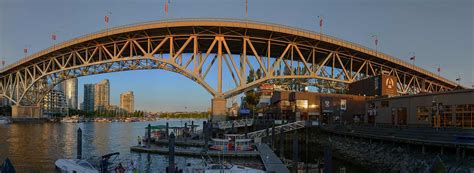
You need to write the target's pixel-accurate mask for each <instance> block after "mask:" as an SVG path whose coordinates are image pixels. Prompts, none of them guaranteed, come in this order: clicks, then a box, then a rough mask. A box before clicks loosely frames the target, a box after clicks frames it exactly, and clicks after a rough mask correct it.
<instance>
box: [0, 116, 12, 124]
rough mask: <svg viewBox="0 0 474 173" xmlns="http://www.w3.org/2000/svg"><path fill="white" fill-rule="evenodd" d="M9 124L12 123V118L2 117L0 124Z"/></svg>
mask: <svg viewBox="0 0 474 173" xmlns="http://www.w3.org/2000/svg"><path fill="white" fill-rule="evenodd" d="M8 123H11V120H10V118H8V117H6V116H0V124H8Z"/></svg>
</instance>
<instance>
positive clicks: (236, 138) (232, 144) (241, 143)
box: [209, 134, 254, 151]
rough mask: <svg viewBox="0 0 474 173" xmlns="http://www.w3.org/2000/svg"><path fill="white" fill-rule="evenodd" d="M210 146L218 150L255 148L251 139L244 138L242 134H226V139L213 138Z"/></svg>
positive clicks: (248, 149)
mask: <svg viewBox="0 0 474 173" xmlns="http://www.w3.org/2000/svg"><path fill="white" fill-rule="evenodd" d="M211 141H212V144H211V146H210V147H209V149H211V150H218V151H251V150H253V149H254V147H253V145H252V140H251V139H245V138H242V135H240V134H224V139H219V138H213V139H211Z"/></svg>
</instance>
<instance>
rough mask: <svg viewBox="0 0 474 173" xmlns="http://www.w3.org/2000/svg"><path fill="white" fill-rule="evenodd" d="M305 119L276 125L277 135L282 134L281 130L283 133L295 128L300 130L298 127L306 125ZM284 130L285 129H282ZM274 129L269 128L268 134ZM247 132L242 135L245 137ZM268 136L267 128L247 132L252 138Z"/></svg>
mask: <svg viewBox="0 0 474 173" xmlns="http://www.w3.org/2000/svg"><path fill="white" fill-rule="evenodd" d="M305 123H306V122H305V121H296V122H292V123H288V124H283V125H279V126H275V127H274V128H275V135H276V134H280V132H283V133H286V132H290V131H293V130H298V129H301V128H304V127H305ZM281 130H283V131H281ZM271 131H272V130H271V129H268V133H269V134H268V135H271V133H272V132H271ZM244 136H245V134H242V137H244ZM266 136H267V129H262V130H258V131H254V132H250V133H248V134H247V138H250V139H254V138H262V137H266Z"/></svg>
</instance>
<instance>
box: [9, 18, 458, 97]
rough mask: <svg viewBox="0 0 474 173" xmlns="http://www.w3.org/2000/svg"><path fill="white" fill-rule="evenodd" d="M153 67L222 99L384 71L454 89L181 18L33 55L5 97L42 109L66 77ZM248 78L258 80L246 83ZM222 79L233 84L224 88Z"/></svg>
mask: <svg viewBox="0 0 474 173" xmlns="http://www.w3.org/2000/svg"><path fill="white" fill-rule="evenodd" d="M149 69H163V70H167V71H171V72H175V73H178V74H181V75H183V76H185V77H187V78H189V79H191V80H193V81H195V82H196V83H198V84H199V85H201V86H203V87H204V88H205V89H206V90H207V91H208V92H209V93H210V94H211V95H212V96H214V97H218V98H229V97H232V96H235V95H237V94H239V93H242V92H244V91H246V90H249V89H251V88H254V87H256V86H258V85H259V84H261V83H264V82H268V83H277V82H279V81H285V80H301V81H302V82H304V83H306V84H308V85H313V86H316V87H320V88H331V89H346V88H347V85H348V84H350V83H352V82H354V81H357V80H361V79H364V78H367V77H370V76H375V75H378V74H382V73H384V74H388V75H392V76H395V77H396V78H397V90H398V92H399V93H400V94H409V93H418V92H439V91H445V90H451V89H453V88H454V87H456V85H455V84H454V83H452V82H450V81H447V80H445V79H441V78H439V77H436V76H435V75H433V74H431V73H429V72H426V71H424V70H422V69H419V68H418V67H414V66H410V65H409V64H408V65H407V64H406V63H403V62H401V61H399V60H395V59H390V58H387V55H384V54H381V53H379V52H374V51H371V50H369V49H366V48H364V47H361V46H359V45H355V44H353V43H348V42H345V41H342V40H338V39H335V38H333V37H329V36H326V35H321V34H317V33H312V32H309V31H303V30H299V29H295V28H289V27H284V26H279V25H271V24H262V23H256V22H249V21H245V22H243V21H235V20H182V21H179V20H178V21H165V22H156V23H147V24H141V25H134V26H126V27H119V28H115V29H110V30H107V31H102V32H99V33H94V34H90V35H87V36H84V37H80V38H77V39H73V40H71V41H68V42H65V43H61V44H58V45H55V46H53V47H51V48H49V49H46V50H44V51H41V52H38V53H36V54H33V55H31V56H29V57H27V58H26V59H23V60H21V61H20V62H18V63H16V64H13V65H11V66H9V67H7V68H6V69H4V70H3V71H2V72H1V77H0V94H1V95H2V96H4V97H6V98H8V99H9V100H10V101H12V102H13V103H14V104H19V105H32V104H38V103H40V102H41V101H42V99H43V98H44V96H45V95H46V94H47V93H49V92H50V91H51V89H52V88H53V87H54V86H55V85H57V84H59V83H60V82H62V81H64V80H66V79H70V78H77V77H81V76H87V75H95V74H101V73H111V72H120V71H128V70H149ZM211 73H213V74H212V75H210V74H211ZM249 75H252V76H254V77H255V80H254V81H251V82H248V81H247V77H248V76H249ZM224 81H228V83H232V84H233V85H232V86H231V87H227V90H226V88H225V87H223V83H224ZM225 84H227V83H225Z"/></svg>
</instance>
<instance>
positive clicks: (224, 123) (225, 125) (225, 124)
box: [218, 119, 253, 130]
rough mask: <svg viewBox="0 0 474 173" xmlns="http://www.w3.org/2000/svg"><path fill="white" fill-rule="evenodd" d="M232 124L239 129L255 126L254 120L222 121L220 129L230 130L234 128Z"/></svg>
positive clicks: (219, 125)
mask: <svg viewBox="0 0 474 173" xmlns="http://www.w3.org/2000/svg"><path fill="white" fill-rule="evenodd" d="M232 124H233V125H234V128H237V127H244V126H245V125H247V126H252V125H253V119H241V120H234V121H221V122H219V123H218V127H219V129H223V130H225V129H229V128H232Z"/></svg>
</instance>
